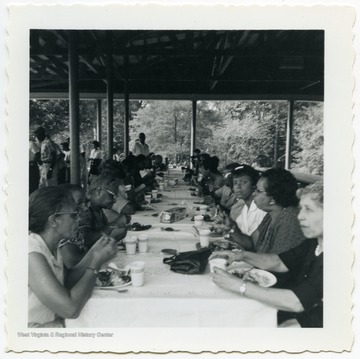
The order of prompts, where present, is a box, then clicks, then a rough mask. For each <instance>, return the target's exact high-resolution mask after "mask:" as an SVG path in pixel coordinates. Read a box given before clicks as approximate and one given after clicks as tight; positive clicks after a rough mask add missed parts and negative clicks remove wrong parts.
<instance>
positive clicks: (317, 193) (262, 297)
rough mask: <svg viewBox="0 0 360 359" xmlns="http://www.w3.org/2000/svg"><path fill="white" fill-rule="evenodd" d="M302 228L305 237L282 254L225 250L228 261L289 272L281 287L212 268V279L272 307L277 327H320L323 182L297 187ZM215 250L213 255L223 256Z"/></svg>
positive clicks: (221, 285)
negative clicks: (275, 314)
mask: <svg viewBox="0 0 360 359" xmlns="http://www.w3.org/2000/svg"><path fill="white" fill-rule="evenodd" d="M298 194H299V196H300V212H299V215H298V219H299V222H300V226H301V229H302V231H303V233H304V235H305V236H306V238H308V239H307V240H305V241H304V242H302V243H301V244H299V245H298V246H297V247H295V248H293V249H290V250H288V251H286V252H283V253H281V254H265V253H252V252H247V251H237V252H231V251H226V252H225V255H226V256H227V258H228V263H229V264H230V263H232V262H233V261H245V262H247V263H249V264H250V265H253V266H256V267H258V268H261V269H265V270H270V271H273V272H280V273H285V272H288V273H289V274H290V277H289V281H288V282H287V283H285V284H284V285H282V288H263V287H260V286H259V285H256V284H254V283H250V282H247V281H244V280H242V279H240V278H238V277H236V276H234V275H232V274H229V273H227V272H226V271H224V270H222V269H220V268H215V270H214V274H213V276H212V280H213V281H214V283H216V284H217V285H218V286H220V287H222V288H224V289H226V290H230V291H232V292H235V293H239V294H241V295H243V296H245V297H248V298H251V299H256V300H259V301H261V302H263V303H265V304H268V305H270V306H272V307H275V308H277V309H278V310H279V312H278V326H279V327H306V328H311V327H313V328H321V327H323V250H324V248H323V184H322V183H320V182H317V183H314V184H312V185H309V186H307V187H306V188H305V189H303V190H299V193H298ZM223 255H224V252H217V253H216V252H215V253H213V255H212V257H216V256H223Z"/></svg>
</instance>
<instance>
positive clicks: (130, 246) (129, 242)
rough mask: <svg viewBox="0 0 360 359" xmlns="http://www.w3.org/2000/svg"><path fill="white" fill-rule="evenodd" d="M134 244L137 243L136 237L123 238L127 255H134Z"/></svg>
mask: <svg viewBox="0 0 360 359" xmlns="http://www.w3.org/2000/svg"><path fill="white" fill-rule="evenodd" d="M136 243H137V237H136V236H131V237H127V238H125V248H126V254H127V255H133V254H135V253H136Z"/></svg>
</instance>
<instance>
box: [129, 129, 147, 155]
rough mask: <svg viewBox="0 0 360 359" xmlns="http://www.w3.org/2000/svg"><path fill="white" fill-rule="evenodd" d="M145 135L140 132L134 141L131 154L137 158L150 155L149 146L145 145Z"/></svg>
mask: <svg viewBox="0 0 360 359" xmlns="http://www.w3.org/2000/svg"><path fill="white" fill-rule="evenodd" d="M145 139H146V136H145V133H143V132H141V133H140V134H139V139H137V140H136V141H135V145H134V148H133V150H132V153H133V155H134V156H138V155H144V156H148V155H149V153H150V150H149V145H148V144H147V143H145Z"/></svg>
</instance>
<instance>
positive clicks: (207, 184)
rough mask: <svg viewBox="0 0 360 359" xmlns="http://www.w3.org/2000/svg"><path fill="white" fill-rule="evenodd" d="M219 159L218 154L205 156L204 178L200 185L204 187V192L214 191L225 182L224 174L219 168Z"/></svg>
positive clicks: (202, 170) (203, 162)
mask: <svg viewBox="0 0 360 359" xmlns="http://www.w3.org/2000/svg"><path fill="white" fill-rule="evenodd" d="M218 167H219V159H218V158H217V157H216V156H213V157H204V159H203V161H202V163H201V173H202V180H201V183H200V186H201V187H202V190H203V194H207V193H206V192H207V191H209V193H210V194H211V193H214V192H215V191H217V190H218V189H219V188H220V187H222V186H223V184H224V179H223V176H222V175H221V173H220V171H219V170H218Z"/></svg>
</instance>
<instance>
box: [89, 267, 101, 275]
mask: <svg viewBox="0 0 360 359" xmlns="http://www.w3.org/2000/svg"><path fill="white" fill-rule="evenodd" d="M86 269H90V270H92V271H93V272H94V274H95V275H96V276H97V275H98V274H99V272H98V271H97V270H96V269H95V268H92V267H86Z"/></svg>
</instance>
